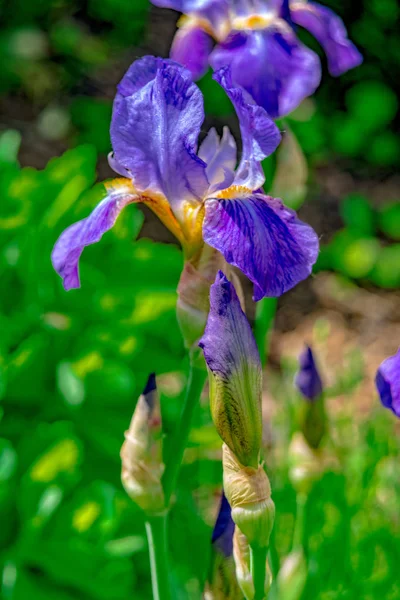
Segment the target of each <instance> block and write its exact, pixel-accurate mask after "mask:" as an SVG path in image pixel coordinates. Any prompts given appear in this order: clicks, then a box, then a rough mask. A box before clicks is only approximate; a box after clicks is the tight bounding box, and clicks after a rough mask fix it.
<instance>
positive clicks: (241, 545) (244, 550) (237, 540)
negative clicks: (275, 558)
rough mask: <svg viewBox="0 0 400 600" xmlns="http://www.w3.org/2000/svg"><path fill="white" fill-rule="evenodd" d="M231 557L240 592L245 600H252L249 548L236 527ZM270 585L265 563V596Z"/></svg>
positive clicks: (269, 573)
mask: <svg viewBox="0 0 400 600" xmlns="http://www.w3.org/2000/svg"><path fill="white" fill-rule="evenodd" d="M233 556H234V559H235V565H236V577H237V580H238V583H239V585H240V589H241V590H242V592H243V595H244V597H245V598H246V600H253V598H254V583H253V577H252V574H251V570H250V546H249V542H248V540H247V538H246V536H245V535H244V534H243V533H242V532H241V531H240V529H239V528H238V527H235V532H234V534H233ZM271 583H272V573H271V569H270V567H269V564H268V561H267V562H266V573H265V588H264V591H265V595H267V594H268V591H269V589H270V587H271Z"/></svg>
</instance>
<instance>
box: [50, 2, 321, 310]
mask: <svg viewBox="0 0 400 600" xmlns="http://www.w3.org/2000/svg"><path fill="white" fill-rule="evenodd" d="M193 3H195V2H193ZM197 4H201V2H198V3H197ZM203 4H206V3H203ZM215 79H216V80H217V81H218V83H219V84H220V85H221V86H222V87H223V88H224V89H225V90H226V92H227V94H228V95H229V97H230V99H231V100H232V102H233V104H234V106H235V109H236V112H237V114H238V117H239V122H240V130H241V135H242V146H243V150H242V155H241V158H240V161H239V164H238V165H237V167H236V161H237V158H236V144H235V141H234V139H233V137H232V135H231V134H230V132H229V130H228V129H227V128H225V129H224V133H223V136H222V138H221V139H220V138H219V136H218V134H217V133H216V131H215V130H214V129H211V131H210V132H209V133H208V135H207V137H206V138H205V140H204V141H203V143H202V144H201V145H200V147H199V148H198V147H197V143H198V136H199V133H200V128H201V126H202V123H203V119H204V110H203V97H202V94H201V92H200V90H199V88H198V87H197V86H196V85H195V84H194V83H193V81H192V79H191V74H190V72H189V71H188V70H187V69H185V68H184V67H182V66H181V65H178V64H177V63H174V62H172V61H171V60H162V59H160V58H154V57H152V56H146V57H144V58H141V59H139V60H137V61H136V62H135V63H133V65H132V66H131V67H130V68H129V70H128V72H127V73H126V75H125V76H124V77H123V79H122V81H121V83H120V84H119V85H118V92H117V95H116V98H115V101H114V108H113V115H112V121H111V141H112V146H113V150H114V152H113V154H112V155H111V156H110V165H111V167H112V168H113V169H114V170H115V171H116V172H117V173H119V175H121V178H119V179H115V180H113V181H111V182H110V183H107V184H106V189H107V195H106V197H105V198H104V199H103V200H102V201H101V202H100V204H99V205H98V206H97V207H96V208H95V209H94V210H93V212H92V213H91V214H90V215H89V216H88V217H87V218H86V219H83V220H82V221H79V222H78V223H75V224H74V225H71V226H70V227H69V228H68V229H66V230H65V231H64V233H62V234H61V236H60V238H59V239H58V241H57V243H56V244H55V247H54V250H53V253H52V262H53V266H54V268H55V270H56V271H57V273H58V274H59V275H60V276H61V277H62V278H63V283H64V287H65V289H67V290H68V289H71V288H77V287H79V286H80V281H79V273H78V263H79V258H80V256H81V254H82V252H83V250H84V248H85V247H86V246H88V245H89V244H93V243H95V242H98V241H99V240H100V239H101V237H102V236H103V234H104V233H105V232H106V231H108V230H109V229H110V228H111V227H112V226H113V225H114V223H115V222H116V220H117V218H118V215H119V213H120V212H121V210H122V209H123V208H124V207H125V206H127V205H128V204H130V203H136V202H142V203H144V204H146V205H147V206H149V207H150V208H151V209H152V210H153V211H154V212H155V213H156V214H157V215H158V216H159V218H160V219H161V221H162V222H163V223H164V224H165V225H166V226H167V227H168V228H169V229H170V230H171V232H172V233H173V234H174V235H175V236H176V237H177V238H178V240H179V241H180V242H181V244H182V247H183V250H184V253H185V256H186V258H188V257H189V258H190V257H192V256H194V255H195V254H196V253H198V252H199V250H200V249H201V248H202V247H203V245H204V243H206V244H208V245H209V246H212V247H213V248H215V249H216V250H218V251H219V252H221V253H222V254H223V256H224V257H225V259H226V261H227V262H228V263H230V264H232V265H234V266H237V267H239V268H240V269H241V270H242V271H243V273H245V274H246V275H247V277H248V278H249V279H250V280H251V281H252V282H253V283H254V298H255V299H256V300H259V299H260V298H263V297H264V296H279V295H280V294H283V293H284V292H285V291H287V290H288V289H290V288H291V287H293V286H294V285H296V284H297V283H298V282H299V281H301V280H302V279H304V278H306V277H307V276H308V275H309V274H310V272H311V269H312V265H313V264H314V263H315V260H316V258H317V255H318V238H317V235H316V234H315V232H314V231H313V229H312V228H311V227H310V226H308V225H306V224H305V223H303V222H302V221H299V220H298V219H297V217H296V214H295V213H294V212H293V211H291V210H290V209H288V208H286V207H285V206H284V205H283V204H282V202H281V200H277V199H275V198H271V197H269V196H266V195H264V194H263V193H262V190H261V187H262V185H263V183H264V174H263V171H262V168H261V165H260V161H262V160H263V159H264V158H265V157H266V156H269V155H270V154H271V153H272V152H273V151H274V150H275V149H276V147H277V146H278V144H279V141H280V137H281V136H280V133H279V130H278V129H277V127H276V125H275V124H274V122H273V121H272V120H271V119H270V117H269V116H268V115H267V113H266V112H265V110H264V109H263V108H261V107H260V106H257V105H256V104H254V102H253V101H252V100H251V98H250V97H249V96H248V94H247V93H246V92H245V91H244V90H242V89H239V88H235V87H233V84H232V81H231V76H230V71H229V68H224V69H221V70H220V71H218V72H217V73H216V74H215ZM235 167H236V168H235Z"/></svg>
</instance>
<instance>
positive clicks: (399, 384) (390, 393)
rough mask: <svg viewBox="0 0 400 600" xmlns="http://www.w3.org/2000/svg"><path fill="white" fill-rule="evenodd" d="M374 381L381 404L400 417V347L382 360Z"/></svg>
mask: <svg viewBox="0 0 400 600" xmlns="http://www.w3.org/2000/svg"><path fill="white" fill-rule="evenodd" d="M375 383H376V387H377V389H378V392H379V396H380V399H381V402H382V404H383V406H385V407H386V408H390V410H391V411H393V412H394V414H395V415H396V416H397V417H400V348H399V349H398V351H397V353H396V354H395V355H394V356H390V357H389V358H387V359H386V360H384V361H383V363H382V364H381V366H380V367H379V369H378V371H377V373H376V377H375Z"/></svg>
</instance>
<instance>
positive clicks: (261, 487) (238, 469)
mask: <svg viewBox="0 0 400 600" xmlns="http://www.w3.org/2000/svg"><path fill="white" fill-rule="evenodd" d="M222 464H223V470H224V490H225V494H226V497H227V498H228V501H229V504H230V505H231V509H232V519H233V520H234V522H235V524H236V525H237V526H238V527H239V529H240V531H241V532H242V533H243V534H244V535H245V536H246V537H247V540H248V543H249V544H250V546H252V547H260V548H266V547H267V546H268V544H269V538H270V535H271V531H272V527H273V525H274V519H275V505H274V502H273V500H272V498H271V485H270V483H269V480H268V477H267V474H266V473H265V471H264V468H263V466H262V465H259V466H258V467H257V468H254V467H246V466H244V465H243V464H241V463H240V462H239V460H238V459H237V458H236V456H235V455H234V453H233V452H232V451H231V450H230V448H228V446H227V445H226V444H224V445H223V447H222Z"/></svg>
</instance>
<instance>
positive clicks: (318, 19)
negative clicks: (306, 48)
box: [290, 2, 363, 76]
mask: <svg viewBox="0 0 400 600" xmlns="http://www.w3.org/2000/svg"><path fill="white" fill-rule="evenodd" d="M290 13H291V18H292V20H293V22H294V23H296V24H297V25H300V26H301V27H304V28H305V29H307V30H308V31H309V32H310V33H311V34H312V35H313V36H314V37H315V38H316V39H317V40H318V42H319V43H320V44H321V46H322V47H323V49H324V50H325V53H326V56H327V58H328V68H329V72H330V73H331V75H334V76H339V75H342V73H345V72H346V71H348V70H349V69H353V68H354V67H357V66H358V65H360V64H361V63H362V60H363V58H362V56H361V54H360V52H359V51H358V50H357V48H356V47H355V45H354V44H353V43H352V42H351V41H350V40H349V39H348V37H347V31H346V28H345V26H344V24H343V21H342V19H341V18H340V17H338V16H337V15H336V14H335V13H334V12H333V10H331V9H330V8H327V7H326V6H322V5H321V4H318V3H316V2H293V3H291V5H290Z"/></svg>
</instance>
